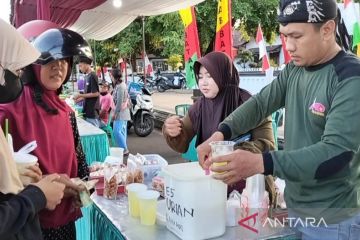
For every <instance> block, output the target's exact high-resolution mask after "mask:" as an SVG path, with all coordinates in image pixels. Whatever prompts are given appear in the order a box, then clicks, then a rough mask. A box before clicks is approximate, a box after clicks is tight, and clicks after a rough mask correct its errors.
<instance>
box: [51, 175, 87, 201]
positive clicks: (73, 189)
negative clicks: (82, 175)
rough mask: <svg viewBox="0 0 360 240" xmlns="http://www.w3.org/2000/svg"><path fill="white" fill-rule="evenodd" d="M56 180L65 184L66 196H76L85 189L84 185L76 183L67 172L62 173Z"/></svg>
mask: <svg viewBox="0 0 360 240" xmlns="http://www.w3.org/2000/svg"><path fill="white" fill-rule="evenodd" d="M56 181H57V182H60V183H62V184H64V185H65V190H64V198H68V197H74V198H76V197H78V196H79V193H80V192H81V191H83V190H84V189H85V187H84V186H79V185H76V184H75V183H74V182H73V181H71V179H70V178H69V177H68V176H67V175H66V174H60V178H59V179H56Z"/></svg>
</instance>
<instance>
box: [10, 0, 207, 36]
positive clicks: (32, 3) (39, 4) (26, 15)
mask: <svg viewBox="0 0 360 240" xmlns="http://www.w3.org/2000/svg"><path fill="white" fill-rule="evenodd" d="M203 1H204V0H183V1H179V0H123V1H122V6H121V7H120V8H115V7H114V6H113V3H112V2H113V1H112V0H77V1H73V0H12V6H13V11H14V14H13V20H12V22H13V23H14V25H15V26H16V27H19V26H21V25H22V24H23V23H25V22H28V21H31V20H34V19H44V18H42V16H45V20H51V21H52V22H55V23H57V24H59V25H60V26H62V27H67V28H69V29H71V30H74V31H76V32H78V33H80V34H81V35H83V36H84V37H85V38H87V39H95V40H105V39H107V38H110V37H112V36H114V35H115V34H117V33H118V32H120V31H121V30H123V29H124V28H126V27H127V26H128V25H129V24H130V23H131V22H132V21H134V20H135V19H136V18H137V17H138V16H153V15H160V14H165V13H169V12H174V11H178V10H180V9H182V8H186V7H189V6H193V5H196V4H198V3H200V2H203ZM49 3H50V4H49ZM49 17H50V19H46V18H49Z"/></svg>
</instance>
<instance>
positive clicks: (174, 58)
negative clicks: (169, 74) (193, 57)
mask: <svg viewBox="0 0 360 240" xmlns="http://www.w3.org/2000/svg"><path fill="white" fill-rule="evenodd" d="M181 62H182V56H181V55H179V54H173V55H171V56H170V57H169V59H168V64H169V66H170V67H171V69H172V70H175V69H176V68H177V66H178V64H179V63H181Z"/></svg>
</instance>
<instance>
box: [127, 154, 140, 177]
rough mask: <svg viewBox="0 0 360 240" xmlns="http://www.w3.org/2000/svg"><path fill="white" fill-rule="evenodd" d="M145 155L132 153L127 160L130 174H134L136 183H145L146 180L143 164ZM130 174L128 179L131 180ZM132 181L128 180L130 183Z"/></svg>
mask: <svg viewBox="0 0 360 240" xmlns="http://www.w3.org/2000/svg"><path fill="white" fill-rule="evenodd" d="M143 160H144V156H142V155H140V154H137V155H136V156H134V155H132V154H130V155H129V157H128V160H127V167H128V174H129V175H132V179H133V182H134V183H143V182H144V172H143V170H142V164H143V163H144V161H143ZM130 178H131V177H130V176H128V179H129V180H130ZM129 183H130V181H127V184H129Z"/></svg>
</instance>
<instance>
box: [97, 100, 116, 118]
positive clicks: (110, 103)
mask: <svg viewBox="0 0 360 240" xmlns="http://www.w3.org/2000/svg"><path fill="white" fill-rule="evenodd" d="M100 107H101V110H100V119H101V120H102V121H103V122H104V123H105V124H107V123H108V120H109V112H110V109H111V110H115V104H114V100H113V97H112V96H111V95H110V93H108V94H106V95H105V96H102V95H100Z"/></svg>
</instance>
